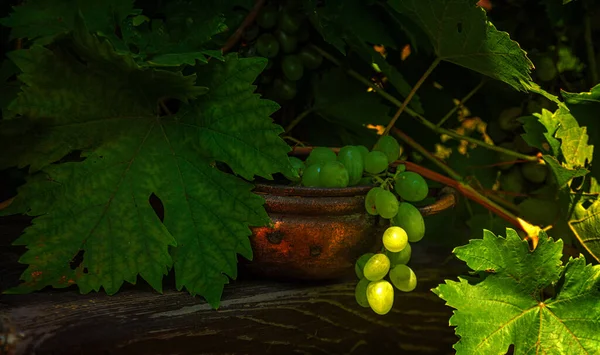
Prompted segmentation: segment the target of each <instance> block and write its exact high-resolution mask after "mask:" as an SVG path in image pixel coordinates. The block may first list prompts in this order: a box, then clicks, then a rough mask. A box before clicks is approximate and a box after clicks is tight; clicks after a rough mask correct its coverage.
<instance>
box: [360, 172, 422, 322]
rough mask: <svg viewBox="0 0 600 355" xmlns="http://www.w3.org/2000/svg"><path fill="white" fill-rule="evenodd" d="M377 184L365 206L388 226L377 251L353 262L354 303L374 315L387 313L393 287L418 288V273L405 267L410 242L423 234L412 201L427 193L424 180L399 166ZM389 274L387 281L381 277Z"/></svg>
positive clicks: (369, 194) (392, 298)
mask: <svg viewBox="0 0 600 355" xmlns="http://www.w3.org/2000/svg"><path fill="white" fill-rule="evenodd" d="M389 175H390V176H389V177H387V178H386V179H385V180H383V181H381V182H380V186H376V187H373V188H372V189H371V190H370V191H369V192H368V193H367V196H366V198H365V209H366V210H367V213H369V214H371V215H379V216H380V217H381V218H384V219H387V220H389V223H390V227H389V228H387V229H386V230H385V232H384V233H383V236H382V242H383V248H382V249H381V251H380V252H379V253H375V254H374V253H366V254H363V255H362V256H361V257H360V258H359V259H358V260H357V261H356V264H355V271H356V276H357V277H358V279H359V280H360V281H359V282H358V284H357V285H356V289H355V297H356V302H357V303H358V304H359V305H361V306H362V307H370V308H371V309H372V310H373V311H374V312H375V313H377V314H381V315H383V314H386V313H388V312H389V311H390V310H391V309H392V305H393V303H394V287H395V288H397V289H398V290H400V291H403V292H410V291H413V290H414V289H415V288H416V287H417V276H416V275H415V273H414V271H413V270H412V269H411V268H410V267H408V266H407V264H408V261H409V260H410V257H411V246H410V243H416V242H418V241H420V240H421V239H422V238H423V236H424V235H425V221H424V220H423V216H422V215H421V212H420V211H419V210H418V209H417V208H416V207H415V206H414V205H413V204H412V203H411V202H419V201H422V200H423V199H425V198H426V197H427V195H428V194H429V186H428V185H427V181H425V179H424V178H423V177H422V176H421V175H419V174H417V173H415V172H412V171H406V167H405V166H404V165H399V166H398V167H397V168H396V172H395V173H394V174H389ZM386 276H388V277H389V281H388V280H385V279H384V278H385V277H386Z"/></svg>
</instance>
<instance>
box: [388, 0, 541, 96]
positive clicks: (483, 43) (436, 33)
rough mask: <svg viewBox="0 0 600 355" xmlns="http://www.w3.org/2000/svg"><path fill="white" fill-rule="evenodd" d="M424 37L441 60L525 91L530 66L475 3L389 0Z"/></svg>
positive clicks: (516, 45)
mask: <svg viewBox="0 0 600 355" xmlns="http://www.w3.org/2000/svg"><path fill="white" fill-rule="evenodd" d="M388 3H389V4H390V5H391V7H393V8H394V9H395V10H396V11H398V12H399V13H401V14H403V15H405V16H407V17H409V18H411V19H412V20H413V21H415V22H416V23H417V25H418V26H419V27H420V28H421V29H422V30H423V31H424V32H425V33H426V34H427V36H428V37H429V41H430V42H431V44H432V46H433V48H434V51H435V54H436V55H437V57H438V58H439V59H441V60H445V61H448V62H451V63H454V64H457V65H460V66H463V67H466V68H469V69H471V70H475V71H477V72H479V73H481V74H484V75H487V76H490V77H492V78H495V79H498V80H502V81H504V82H505V83H507V84H509V85H511V86H512V87H514V88H515V89H517V90H522V91H527V90H529V87H530V85H531V77H530V76H529V73H530V72H531V69H532V68H533V63H531V61H530V60H529V59H528V58H527V56H526V54H525V51H523V50H522V49H521V48H520V47H519V45H518V44H517V43H516V42H514V41H512V40H511V39H510V37H509V36H508V33H506V32H501V31H498V30H497V29H496V27H495V26H494V25H493V24H492V23H491V22H489V21H487V19H486V14H485V11H484V10H483V9H482V8H480V7H478V6H476V5H475V4H476V3H477V1H475V0H460V1H453V0H444V1H439V0H423V1H402V0H389V1H388Z"/></svg>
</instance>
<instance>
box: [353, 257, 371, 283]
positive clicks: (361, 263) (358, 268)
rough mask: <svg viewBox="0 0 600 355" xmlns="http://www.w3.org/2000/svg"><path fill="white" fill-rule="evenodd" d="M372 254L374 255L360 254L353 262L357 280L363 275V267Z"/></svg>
mask: <svg viewBox="0 0 600 355" xmlns="http://www.w3.org/2000/svg"><path fill="white" fill-rule="evenodd" d="M373 255H375V253H366V254H363V255H361V256H360V258H358V260H356V263H355V264H354V272H356V276H357V277H358V279H359V280H360V279H362V278H363V277H365V275H364V274H363V269H364V268H365V264H366V263H367V261H369V259H371V257H372V256H373Z"/></svg>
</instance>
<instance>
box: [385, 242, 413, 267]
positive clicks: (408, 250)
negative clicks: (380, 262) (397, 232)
mask: <svg viewBox="0 0 600 355" xmlns="http://www.w3.org/2000/svg"><path fill="white" fill-rule="evenodd" d="M411 254H412V247H411V246H410V243H406V247H405V248H404V249H402V250H400V251H399V252H397V253H392V252H391V251H389V250H386V251H385V255H387V257H388V259H390V267H392V268H393V267H394V266H396V265H399V264H403V265H406V264H408V262H409V261H410V256H411Z"/></svg>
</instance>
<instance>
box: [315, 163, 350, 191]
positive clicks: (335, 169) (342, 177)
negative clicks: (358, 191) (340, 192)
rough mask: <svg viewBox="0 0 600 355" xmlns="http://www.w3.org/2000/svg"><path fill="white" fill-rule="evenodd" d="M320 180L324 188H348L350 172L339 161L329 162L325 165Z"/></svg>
mask: <svg viewBox="0 0 600 355" xmlns="http://www.w3.org/2000/svg"><path fill="white" fill-rule="evenodd" d="M320 180H321V186H323V187H346V186H348V170H346V168H345V167H344V164H342V163H340V162H339V161H328V162H326V163H323V167H322V168H321V175H320Z"/></svg>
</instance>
